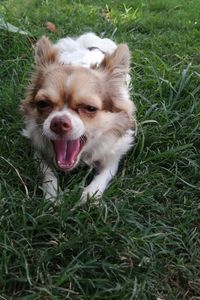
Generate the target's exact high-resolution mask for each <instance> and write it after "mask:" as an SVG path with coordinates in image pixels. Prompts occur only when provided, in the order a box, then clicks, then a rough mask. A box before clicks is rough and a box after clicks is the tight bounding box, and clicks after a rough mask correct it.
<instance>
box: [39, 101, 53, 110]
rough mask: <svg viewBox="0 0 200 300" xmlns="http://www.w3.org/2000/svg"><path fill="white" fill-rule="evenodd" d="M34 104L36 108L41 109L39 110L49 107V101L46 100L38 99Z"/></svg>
mask: <svg viewBox="0 0 200 300" xmlns="http://www.w3.org/2000/svg"><path fill="white" fill-rule="evenodd" d="M36 105H37V108H38V109H41V110H45V109H47V108H49V107H50V104H49V102H48V101H46V100H40V101H38V102H37V104H36Z"/></svg>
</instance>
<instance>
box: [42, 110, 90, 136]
mask: <svg viewBox="0 0 200 300" xmlns="http://www.w3.org/2000/svg"><path fill="white" fill-rule="evenodd" d="M61 116H66V117H67V118H69V120H70V121H71V124H72V130H71V131H70V132H69V133H68V135H67V137H68V139H69V140H75V139H78V138H79V137H81V136H82V135H83V134H84V132H85V128H84V124H83V122H82V121H81V119H80V118H79V117H78V116H76V115H75V114H72V113H71V112H70V111H69V110H67V108H65V109H63V110H62V111H59V112H52V113H51V114H50V115H49V116H48V118H47V119H46V120H45V121H44V124H43V132H44V134H45V135H46V136H47V137H48V138H49V139H50V140H56V138H57V135H56V134H55V133H54V132H53V131H52V130H51V129H50V124H51V121H52V120H53V118H54V117H61Z"/></svg>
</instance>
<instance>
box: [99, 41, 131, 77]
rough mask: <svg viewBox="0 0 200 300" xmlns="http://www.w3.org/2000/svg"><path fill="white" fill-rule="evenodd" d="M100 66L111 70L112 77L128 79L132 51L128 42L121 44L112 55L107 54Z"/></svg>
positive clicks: (108, 70)
mask: <svg viewBox="0 0 200 300" xmlns="http://www.w3.org/2000/svg"><path fill="white" fill-rule="evenodd" d="M100 68H103V69H105V70H106V71H107V72H109V75H111V78H112V79H114V80H115V79H116V80H120V81H121V80H122V81H124V80H126V76H127V74H128V72H129V68H130V51H129V48H128V46H127V45H126V44H120V45H119V46H118V47H117V49H116V50H115V51H114V52H113V54H111V55H106V56H105V58H104V60H103V62H102V64H101V66H100Z"/></svg>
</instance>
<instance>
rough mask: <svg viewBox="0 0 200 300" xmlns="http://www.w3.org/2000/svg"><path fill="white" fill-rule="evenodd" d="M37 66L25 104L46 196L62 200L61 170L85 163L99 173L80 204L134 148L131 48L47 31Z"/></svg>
mask: <svg viewBox="0 0 200 300" xmlns="http://www.w3.org/2000/svg"><path fill="white" fill-rule="evenodd" d="M35 63H36V66H35V71H34V73H33V75H32V77H31V80H30V84H29V85H28V87H27V92H26V97H25V99H24V100H23V101H22V102H21V105H20V108H21V111H22V113H23V116H24V121H25V128H24V130H23V135H24V136H25V137H26V138H28V139H30V140H31V142H32V144H33V146H34V149H35V157H36V158H37V159H39V161H40V162H39V170H40V172H41V173H42V176H43V191H44V196H45V198H46V199H56V198H57V192H58V186H57V185H58V183H57V177H56V171H55V170H56V169H58V170H60V171H63V172H69V171H71V170H73V169H74V168H75V167H77V166H78V164H79V162H80V160H81V161H83V162H85V163H86V164H87V165H89V166H90V167H94V168H95V170H96V175H95V177H94V178H93V180H92V181H91V183H90V184H89V185H88V186H86V187H85V188H84V189H83V192H82V196H81V200H80V201H81V203H85V202H86V201H87V200H88V199H89V198H91V197H94V198H99V197H101V195H102V193H103V192H104V191H105V189H106V187H107V185H108V184H109V182H110V181H111V179H112V178H113V176H114V175H115V174H116V172H117V169H118V165H119V161H120V159H121V158H122V156H123V155H124V154H125V153H127V151H128V150H129V149H130V148H131V147H132V145H133V142H134V135H135V128H136V117H135V112H136V108H135V105H134V103H133V102H132V101H131V99H130V94H129V86H128V85H129V81H130V75H129V69H130V51H129V48H128V46H127V45H126V44H119V45H118V46H117V45H116V44H115V43H114V42H113V41H112V40H110V39H106V38H104V39H102V38H100V37H98V36H97V35H95V34H94V33H86V34H83V35H82V36H80V37H78V38H69V37H67V38H63V39H61V40H59V41H58V42H57V43H56V44H52V42H51V41H50V40H49V39H48V38H47V37H45V36H43V37H41V38H40V39H39V41H38V42H37V44H36V47H35Z"/></svg>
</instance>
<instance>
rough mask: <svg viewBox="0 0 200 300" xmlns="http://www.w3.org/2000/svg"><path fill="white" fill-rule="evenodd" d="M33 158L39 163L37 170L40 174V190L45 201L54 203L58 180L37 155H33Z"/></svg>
mask: <svg viewBox="0 0 200 300" xmlns="http://www.w3.org/2000/svg"><path fill="white" fill-rule="evenodd" d="M35 158H36V159H37V160H38V161H39V170H40V172H41V173H42V177H43V178H42V190H43V193H44V197H45V199H46V200H51V201H54V200H55V199H56V198H57V189H58V180H57V177H56V176H55V174H54V172H53V171H52V169H51V168H50V167H49V166H48V165H47V163H46V162H45V161H44V160H43V159H42V158H41V156H40V154H39V153H35Z"/></svg>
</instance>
